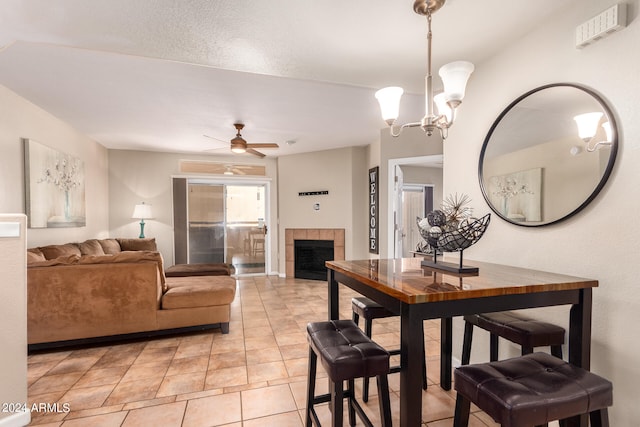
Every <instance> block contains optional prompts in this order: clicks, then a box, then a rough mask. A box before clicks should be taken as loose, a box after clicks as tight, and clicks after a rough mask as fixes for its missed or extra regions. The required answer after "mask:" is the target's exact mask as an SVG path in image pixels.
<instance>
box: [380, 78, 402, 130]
mask: <svg viewBox="0 0 640 427" xmlns="http://www.w3.org/2000/svg"><path fill="white" fill-rule="evenodd" d="M403 93H404V90H403V89H402V88H401V87H397V86H390V87H385V88H383V89H380V90H379V91H377V92H376V95H375V96H376V99H377V100H378V103H379V104H380V111H381V112H382V119H383V120H384V121H385V122H387V124H388V125H389V126H391V125H393V123H395V121H396V119H397V118H398V115H399V114H400V98H401V97H402V94H403Z"/></svg>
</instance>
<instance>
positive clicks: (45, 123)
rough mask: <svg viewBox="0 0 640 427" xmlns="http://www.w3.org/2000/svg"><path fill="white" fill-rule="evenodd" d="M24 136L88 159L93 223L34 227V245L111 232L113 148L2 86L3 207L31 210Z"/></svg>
mask: <svg viewBox="0 0 640 427" xmlns="http://www.w3.org/2000/svg"><path fill="white" fill-rule="evenodd" d="M23 138H30V139H34V140H36V141H38V142H40V143H41V144H44V145H47V146H49V147H51V148H54V149H56V150H59V151H63V152H65V153H67V154H70V155H72V156H74V157H77V158H79V159H81V160H82V161H84V169H85V202H86V217H87V225H86V226H85V227H76V228H58V229H54V228H47V229H30V230H29V236H28V239H29V240H28V242H27V245H28V247H33V246H42V245H47V244H53V243H66V242H73V241H84V240H86V239H89V238H96V237H98V238H101V237H107V235H108V232H109V227H108V218H109V216H108V215H109V199H108V181H107V150H106V149H105V148H104V147H103V146H101V145H99V144H97V143H96V142H94V141H92V140H91V139H89V138H87V137H86V136H84V135H82V134H80V133H79V132H77V131H76V130H75V129H73V128H71V127H70V126H69V125H67V124H66V123H64V122H62V121H61V120H59V119H57V118H56V117H54V116H52V115H51V114H49V113H47V112H46V111H44V110H43V109H41V108H39V107H37V106H35V105H34V104H32V103H30V102H29V101H27V100H26V99H24V98H21V97H20V96H18V95H16V94H15V93H13V92H12V91H10V90H9V89H7V88H6V87H4V86H0V212H25V210H24V206H25V191H24V148H23V141H22V139H23Z"/></svg>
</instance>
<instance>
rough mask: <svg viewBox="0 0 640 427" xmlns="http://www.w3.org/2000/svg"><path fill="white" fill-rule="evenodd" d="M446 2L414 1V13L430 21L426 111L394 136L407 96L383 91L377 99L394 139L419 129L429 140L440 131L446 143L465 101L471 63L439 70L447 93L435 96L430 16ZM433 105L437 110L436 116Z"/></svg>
mask: <svg viewBox="0 0 640 427" xmlns="http://www.w3.org/2000/svg"><path fill="white" fill-rule="evenodd" d="M445 1H446V0H415V2H414V3H413V10H414V11H415V12H416V13H417V14H419V15H423V16H426V17H427V28H428V31H427V76H426V77H425V86H426V94H425V98H426V99H425V110H426V114H425V116H424V117H423V118H422V120H421V121H419V122H412V123H406V124H403V125H402V126H400V129H399V130H398V131H397V133H396V132H394V129H393V126H394V124H395V122H396V120H397V118H398V115H399V111H400V98H401V97H402V93H403V92H404V91H403V89H402V88H401V87H397V86H392V87H386V88H384V89H380V90H379V91H377V92H376V95H375V96H376V98H377V99H378V102H379V103H380V110H381V111H382V118H383V119H384V121H385V122H387V124H388V125H389V127H390V131H391V135H392V136H394V137H397V136H400V133H401V132H402V130H403V129H404V128H407V127H417V126H420V127H421V128H422V130H424V131H425V132H426V134H427V135H428V136H431V135H433V132H434V131H435V130H436V129H438V130H439V132H440V136H441V137H442V139H443V140H444V139H446V138H447V135H448V130H449V128H450V127H451V125H452V124H453V121H454V120H455V116H456V108H457V107H458V106H459V105H460V104H461V103H462V98H464V92H465V87H466V85H467V80H468V79H469V76H470V75H471V73H472V72H473V69H474V66H473V64H472V63H470V62H466V61H455V62H451V63H449V64H446V65H443V66H442V67H441V68H440V70H439V74H440V78H442V82H443V84H444V92H442V93H440V94H439V95H436V96H435V97H434V96H433V83H432V76H431V38H432V36H431V14H432V13H434V12H436V11H437V10H438V9H440V8H441V7H442V6H443V5H444V3H445ZM434 104H435V106H436V107H437V112H438V114H436V113H435V112H434Z"/></svg>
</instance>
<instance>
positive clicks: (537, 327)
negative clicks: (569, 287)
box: [464, 311, 565, 348]
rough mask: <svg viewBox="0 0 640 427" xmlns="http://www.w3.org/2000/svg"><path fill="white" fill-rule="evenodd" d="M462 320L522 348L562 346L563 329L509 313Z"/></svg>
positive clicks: (487, 314)
mask: <svg viewBox="0 0 640 427" xmlns="http://www.w3.org/2000/svg"><path fill="white" fill-rule="evenodd" d="M464 320H465V321H466V322H469V323H472V324H473V325H475V326H478V327H479V328H482V329H485V330H487V331H489V332H491V333H492V334H495V335H498V336H500V337H502V338H504V339H507V340H509V341H511V342H514V343H516V344H520V345H521V346H523V347H531V348H533V347H543V346H549V345H562V344H564V333H565V331H564V328H561V327H560V326H556V325H554V324H551V323H547V322H541V321H539V320H534V319H530V318H527V317H524V316H522V315H518V314H515V313H512V312H510V311H503V312H499V313H484V314H474V315H467V316H464Z"/></svg>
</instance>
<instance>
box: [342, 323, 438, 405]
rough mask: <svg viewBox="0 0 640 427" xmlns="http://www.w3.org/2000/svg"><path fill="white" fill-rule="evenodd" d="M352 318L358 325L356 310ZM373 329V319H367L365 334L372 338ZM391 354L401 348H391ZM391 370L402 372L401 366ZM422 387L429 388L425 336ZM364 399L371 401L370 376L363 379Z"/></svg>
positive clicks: (398, 352)
mask: <svg viewBox="0 0 640 427" xmlns="http://www.w3.org/2000/svg"><path fill="white" fill-rule="evenodd" d="M352 320H353V323H355V324H356V325H357V324H358V322H359V321H360V315H359V314H358V313H356V312H355V311H354V312H353V315H352ZM372 329H373V319H365V321H364V334H365V335H366V336H367V337H369V338H371V334H372ZM422 336H423V337H424V329H423V331H422ZM389 354H391V355H397V354H400V350H399V349H398V350H389ZM390 372H391V373H395V372H400V367H399V366H395V367H392V368H391V370H390ZM422 389H423V390H426V389H427V362H426V355H425V351H424V338H423V341H422ZM362 400H363V401H365V402H368V401H369V378H363V379H362Z"/></svg>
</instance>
